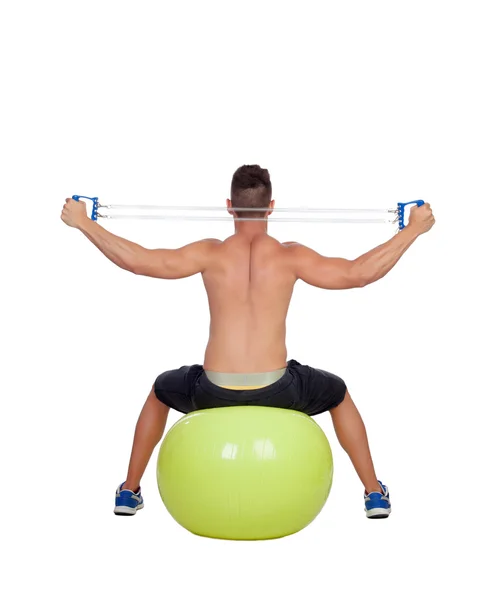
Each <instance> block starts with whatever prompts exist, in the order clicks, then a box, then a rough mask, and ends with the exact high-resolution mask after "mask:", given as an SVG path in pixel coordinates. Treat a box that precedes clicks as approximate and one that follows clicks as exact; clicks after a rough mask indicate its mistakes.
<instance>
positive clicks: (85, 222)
mask: <svg viewBox="0 0 487 600" xmlns="http://www.w3.org/2000/svg"><path fill="white" fill-rule="evenodd" d="M91 223H94V221H92V220H91V219H90V217H88V216H87V217H85V218H83V219H81V220H80V222H79V223H78V224H77V225H76V229H79V230H80V231H81V233H85V231H87V229H88V227H90V226H91Z"/></svg>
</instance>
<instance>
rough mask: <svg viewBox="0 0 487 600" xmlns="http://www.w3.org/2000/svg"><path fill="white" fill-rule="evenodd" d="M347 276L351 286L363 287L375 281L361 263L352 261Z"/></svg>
mask: <svg viewBox="0 0 487 600" xmlns="http://www.w3.org/2000/svg"><path fill="white" fill-rule="evenodd" d="M349 277H350V284H351V285H350V287H352V288H364V287H366V286H367V285H370V284H371V283H373V282H374V281H375V280H374V279H373V277H371V274H370V273H368V272H367V271H366V270H365V269H363V268H362V267H361V265H359V264H354V263H352V265H351V268H350V274H349Z"/></svg>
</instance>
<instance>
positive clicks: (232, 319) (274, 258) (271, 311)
mask: <svg viewBox="0 0 487 600" xmlns="http://www.w3.org/2000/svg"><path fill="white" fill-rule="evenodd" d="M288 254H289V248H288V247H287V246H286V245H283V244H280V243H279V242H278V241H277V240H275V239H274V238H272V237H270V236H269V235H267V234H265V233H260V234H258V235H255V236H252V237H249V236H244V235H239V234H236V235H233V236H232V237H230V238H228V239H226V240H225V241H224V242H221V243H218V244H215V245H214V247H213V251H212V252H211V256H210V257H209V260H208V262H207V268H206V269H205V270H204V271H203V281H204V284H205V287H206V291H207V293H208V301H209V305H210V315H211V325H210V339H209V342H208V347H207V350H206V356H205V363H204V366H205V368H206V369H208V370H211V371H220V372H229V373H230V372H244V373H256V372H264V371H272V370H275V369H280V368H283V367H285V366H286V345H285V336H286V315H287V311H288V308H289V303H290V300H291V296H292V292H293V287H294V284H295V282H296V275H295V274H293V270H292V269H291V268H290V264H289V260H288V259H289V256H288Z"/></svg>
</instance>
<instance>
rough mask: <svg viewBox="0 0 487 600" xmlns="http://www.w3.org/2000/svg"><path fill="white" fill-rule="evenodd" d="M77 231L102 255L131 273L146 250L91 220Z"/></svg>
mask: <svg viewBox="0 0 487 600" xmlns="http://www.w3.org/2000/svg"><path fill="white" fill-rule="evenodd" d="M78 229H79V230H80V231H81V232H82V233H83V234H84V235H85V236H86V237H87V238H88V239H89V240H90V241H91V242H93V244H94V245H95V246H96V247H97V248H98V249H99V250H101V252H103V254H104V255H105V256H106V257H107V258H108V259H109V260H111V261H112V262H113V263H115V264H116V265H117V266H119V267H121V268H122V269H125V270H126V271H133V270H134V268H135V265H137V263H138V260H139V259H140V256H141V254H142V253H144V252H146V249H145V248H143V247H142V246H139V245H138V244H134V242H129V241H128V240H126V239H124V238H121V237H118V236H116V235H114V234H113V233H110V232H109V231H107V230H106V229H104V228H103V227H102V226H101V225H99V224H98V223H95V222H94V221H92V220H91V219H86V221H83V223H82V225H80V226H79V227H78Z"/></svg>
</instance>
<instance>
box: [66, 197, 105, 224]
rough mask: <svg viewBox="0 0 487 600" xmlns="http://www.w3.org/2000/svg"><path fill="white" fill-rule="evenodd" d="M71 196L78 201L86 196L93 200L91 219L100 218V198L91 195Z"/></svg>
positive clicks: (86, 198)
mask: <svg viewBox="0 0 487 600" xmlns="http://www.w3.org/2000/svg"><path fill="white" fill-rule="evenodd" d="M71 198H72V199H73V200H76V202H79V201H80V198H84V199H85V200H91V201H92V202H93V209H92V211H91V217H90V218H91V220H92V221H97V220H98V207H99V206H100V203H99V202H98V198H96V197H95V198H90V197H89V196H71Z"/></svg>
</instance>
